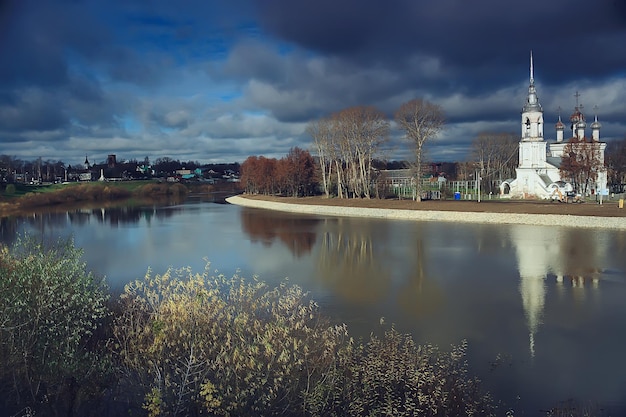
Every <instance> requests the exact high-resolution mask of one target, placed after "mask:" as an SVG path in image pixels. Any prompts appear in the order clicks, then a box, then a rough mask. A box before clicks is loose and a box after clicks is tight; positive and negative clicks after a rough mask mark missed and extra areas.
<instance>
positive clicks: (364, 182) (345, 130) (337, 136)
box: [307, 99, 444, 199]
mask: <svg viewBox="0 0 626 417" xmlns="http://www.w3.org/2000/svg"><path fill="white" fill-rule="evenodd" d="M395 121H396V123H397V125H398V127H399V128H400V129H401V130H402V131H403V132H404V134H405V138H406V139H407V140H408V141H409V142H410V143H411V144H412V147H413V153H414V156H415V160H414V161H413V165H412V166H413V168H414V172H415V173H417V174H418V176H419V173H421V168H422V155H423V147H424V144H425V143H426V141H427V140H429V139H432V138H434V137H435V136H436V135H437V133H438V132H439V131H440V129H441V128H442V126H443V123H444V118H443V111H442V109H441V107H440V106H438V105H436V104H433V103H430V102H428V101H425V100H422V99H415V100H411V101H409V102H406V103H404V104H402V105H401V106H400V108H399V109H398V110H397V111H396V113H395ZM307 133H308V134H309V135H310V136H311V137H312V138H313V142H314V145H315V149H316V151H317V156H318V157H319V165H320V174H321V175H320V177H321V185H322V189H323V192H324V194H326V196H330V195H331V194H335V195H337V196H338V197H339V198H350V197H364V198H371V197H372V186H371V185H372V182H373V180H374V178H372V176H373V173H374V170H373V169H372V168H373V161H374V160H375V159H377V158H378V157H381V156H382V155H381V151H382V149H383V145H384V144H385V143H386V142H387V141H388V140H389V133H390V122H389V121H388V120H387V119H386V117H385V115H384V114H383V113H382V112H381V111H380V110H378V109H376V108H375V107H372V106H356V107H350V108H347V109H344V110H341V111H339V112H336V113H333V114H331V115H330V116H328V117H324V118H322V119H319V120H316V121H313V122H311V123H310V124H309V125H308V127H307ZM417 183H418V188H417V189H416V191H415V195H414V198H415V199H419V198H420V195H421V193H420V189H419V185H420V184H419V183H420V181H417Z"/></svg>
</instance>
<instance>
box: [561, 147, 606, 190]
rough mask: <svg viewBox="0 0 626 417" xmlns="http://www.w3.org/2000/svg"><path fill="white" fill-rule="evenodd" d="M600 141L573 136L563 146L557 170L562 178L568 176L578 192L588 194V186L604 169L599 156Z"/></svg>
mask: <svg viewBox="0 0 626 417" xmlns="http://www.w3.org/2000/svg"><path fill="white" fill-rule="evenodd" d="M600 152H601V151H600V143H599V142H596V141H593V140H589V139H587V138H582V139H579V138H577V137H573V138H571V139H570V140H569V142H568V143H567V144H566V145H565V146H564V147H563V157H562V158H561V166H560V168H559V171H560V173H561V177H562V178H569V179H570V180H571V183H572V185H573V186H574V188H575V189H576V190H578V192H581V193H584V194H588V193H589V191H590V190H589V188H590V187H591V186H592V184H594V183H595V182H596V180H597V179H598V173H599V172H600V171H601V170H603V169H604V164H603V163H602V159H601V157H600Z"/></svg>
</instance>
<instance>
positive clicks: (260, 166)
mask: <svg viewBox="0 0 626 417" xmlns="http://www.w3.org/2000/svg"><path fill="white" fill-rule="evenodd" d="M276 165H277V161H276V159H271V158H266V157H264V156H259V157H257V156H249V157H248V158H247V159H246V160H245V161H244V162H243V164H241V178H240V181H241V183H242V184H243V187H244V190H245V191H246V192H247V193H249V194H274V193H275V192H276V187H277V184H276V176H275V175H276Z"/></svg>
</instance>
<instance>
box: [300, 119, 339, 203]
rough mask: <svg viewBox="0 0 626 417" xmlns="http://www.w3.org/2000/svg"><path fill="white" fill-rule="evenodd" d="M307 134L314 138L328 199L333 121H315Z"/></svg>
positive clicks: (310, 124) (323, 187) (331, 169)
mask: <svg viewBox="0 0 626 417" xmlns="http://www.w3.org/2000/svg"><path fill="white" fill-rule="evenodd" d="M306 132H307V133H308V134H309V135H310V136H311V137H312V138H313V143H314V144H315V149H316V150H317V156H318V161H319V164H320V171H321V174H322V175H321V179H322V189H323V190H324V194H326V198H328V197H330V182H331V177H332V171H333V160H332V149H331V145H332V135H331V121H330V120H329V119H328V118H322V119H319V120H315V121H313V122H311V123H309V125H308V126H307V128H306Z"/></svg>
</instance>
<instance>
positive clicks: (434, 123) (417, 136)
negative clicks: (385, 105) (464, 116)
mask: <svg viewBox="0 0 626 417" xmlns="http://www.w3.org/2000/svg"><path fill="white" fill-rule="evenodd" d="M395 120H396V123H398V127H399V128H400V129H401V130H402V131H403V132H404V134H405V137H406V139H407V140H408V141H409V142H410V143H411V144H412V145H413V153H414V156H415V162H414V163H415V172H416V175H417V181H416V188H415V191H414V193H415V194H414V200H417V201H420V200H421V191H422V190H421V188H422V184H421V172H422V156H423V150H424V144H425V143H426V142H427V141H428V140H430V139H433V138H434V137H435V136H437V134H438V133H439V131H440V130H441V129H442V127H443V124H444V114H443V109H442V108H441V106H439V105H437V104H434V103H431V102H429V101H426V100H423V99H413V100H411V101H408V102H406V103H404V104H402V105H401V106H400V108H399V109H398V110H397V111H396V114H395Z"/></svg>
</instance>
